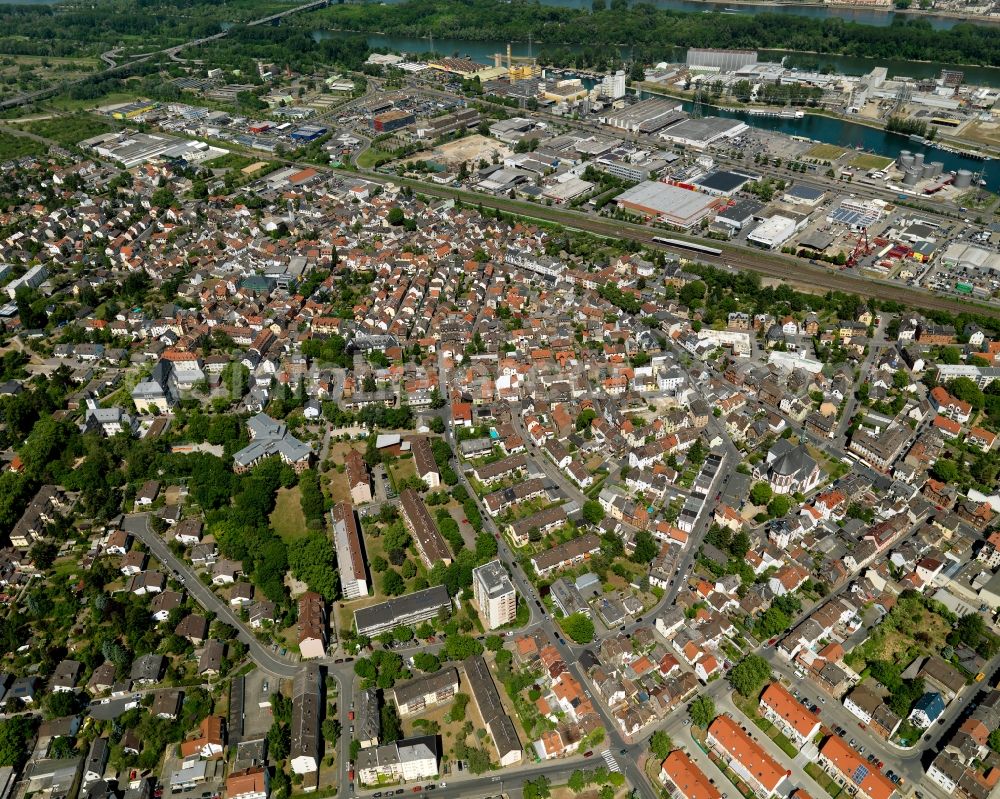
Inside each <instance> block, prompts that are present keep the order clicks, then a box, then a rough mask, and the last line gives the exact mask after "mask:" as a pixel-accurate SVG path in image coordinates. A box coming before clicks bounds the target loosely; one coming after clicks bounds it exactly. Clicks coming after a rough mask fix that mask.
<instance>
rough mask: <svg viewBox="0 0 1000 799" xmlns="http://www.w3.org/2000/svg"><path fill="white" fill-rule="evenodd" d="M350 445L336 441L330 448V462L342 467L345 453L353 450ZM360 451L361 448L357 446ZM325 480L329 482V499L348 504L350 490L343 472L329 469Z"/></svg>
mask: <svg viewBox="0 0 1000 799" xmlns="http://www.w3.org/2000/svg"><path fill="white" fill-rule="evenodd" d="M354 448H355V447H352V446H351V444H349V443H348V442H346V441H338V442H337V443H335V444H331V446H330V460H331V461H332V462H333V463H334V464H335V465H343V463H344V458H345V457H346V456H347V453H348V452H349V451H350V450H352V449H354ZM358 449H359V450H360V449H361V447H360V446H359V447H358ZM326 474H327V478H328V479H329V481H330V485H329V493H330V498H331V499H332V500H333V501H334V502H350V501H351V488H350V486H349V485H348V484H347V474H346V473H345V472H343V471H338V470H337V469H330V471H328V472H327V473H326Z"/></svg>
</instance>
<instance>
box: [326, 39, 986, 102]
mask: <svg viewBox="0 0 1000 799" xmlns="http://www.w3.org/2000/svg"><path fill="white" fill-rule="evenodd" d="M313 35H314V36H329V35H331V34H330V33H328V32H326V31H315V32H314V34H313ZM997 35H998V36H1000V31H998V32H997ZM368 45H369V46H370V47H379V48H386V49H388V50H394V51H398V52H401V53H423V52H426V51H427V50H429V49H430V40H429V39H416V38H411V37H407V36H377V35H372V36H369V37H368ZM541 49H542V45H539V44H538V43H535V44H534V45H533V46H532V47H530V48H529V45H528V43H527V42H512V43H511V51H512V52H513V54H514V55H517V56H524V55H529V54H534V55H538V52H539V50H541ZM560 49H570V50H572V49H574V48H572V47H571V46H566V47H565V48H563V47H562V46H561V47H560ZM434 50H435V51H436V52H438V53H446V54H448V55H453V54H461V55H467V56H469V58H472V59H475V60H476V61H478V62H480V63H482V64H492V63H493V54H494V53H506V51H507V43H506V42H496V41H493V42H490V41H482V42H480V41H476V42H472V41H464V40H461V39H439V38H437V37H435V38H434ZM685 52H686V50H685V49H684V48H677V54H676V58H677V59H678V61H683V60H684V54H685ZM784 56H788V57H789V58H791V59H792V60H793V64H796V65H801V66H802V67H803V68H809V69H812V68H817V67H818V68H820V69H822V68H824V67H825V68H828V70H829V71H831V72H835V73H838V74H840V75H867V74H868V73H869V72H871V71H872V70H873V69H875V67H886V68H887V69H888V70H889V77H890V78H894V77H907V78H936V77H937V76H938V75H939V74H940V73H941V70H942V69H957V70H961V71H962V72H964V73H965V80H966V83H971V84H973V85H976V86H992V87H996V88H1000V68H998V67H971V66H958V65H955V64H942V63H935V62H930V61H897V60H893V59H885V58H861V57H856V56H841V55H822V54H818V53H800V52H796V51H793V50H773V51H766V50H765V51H761V60H762V61H780V60H781V59H782V57H784ZM622 57H623V58H628V57H629V53H628V49H627V48H626V49H625V50H624V51H623V52H622Z"/></svg>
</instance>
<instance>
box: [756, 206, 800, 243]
mask: <svg viewBox="0 0 1000 799" xmlns="http://www.w3.org/2000/svg"><path fill="white" fill-rule="evenodd" d="M797 229H798V223H797V222H796V221H795V220H794V219H792V218H791V217H788V216H782V215H781V214H775V215H774V216H772V217H770V218H769V219H765V220H764V221H763V222H761V223H760V224H759V225H758V226H757V227H756V228H754V230H753V232H751V233H750V235H749V236H747V241H748V242H750V243H751V244H756V245H757V246H758V247H763V248H764V249H766V250H774V249H777V248H778V247H780V246H781V245H782V244H784V243H785V242H786V241H788V240H789V239H790V238H791V237H792V236H793V235H794V234H795V231H796V230H797Z"/></svg>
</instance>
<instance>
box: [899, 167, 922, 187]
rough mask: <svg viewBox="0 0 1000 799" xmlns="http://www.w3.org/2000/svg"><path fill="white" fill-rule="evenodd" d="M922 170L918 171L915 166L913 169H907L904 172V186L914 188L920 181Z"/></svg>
mask: <svg viewBox="0 0 1000 799" xmlns="http://www.w3.org/2000/svg"><path fill="white" fill-rule="evenodd" d="M920 174H921V170H919V169H917V168H916V167H915V166H914V168H913V169H907V170H906V171H905V172H903V185H904V186H914V185H916V183H917V181H918V180H920Z"/></svg>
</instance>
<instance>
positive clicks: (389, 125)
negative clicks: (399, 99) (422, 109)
mask: <svg viewBox="0 0 1000 799" xmlns="http://www.w3.org/2000/svg"><path fill="white" fill-rule="evenodd" d="M415 121H416V117H415V116H414V115H413V112H412V111H401V110H398V109H397V110H394V111H386V112H385V113H384V114H376V115H375V116H373V117H372V130H374V131H375V132H376V133H391V132H392V131H394V130H399V129H400V128H405V127H406V126H407V125H412V124H413V123H414V122H415Z"/></svg>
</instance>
